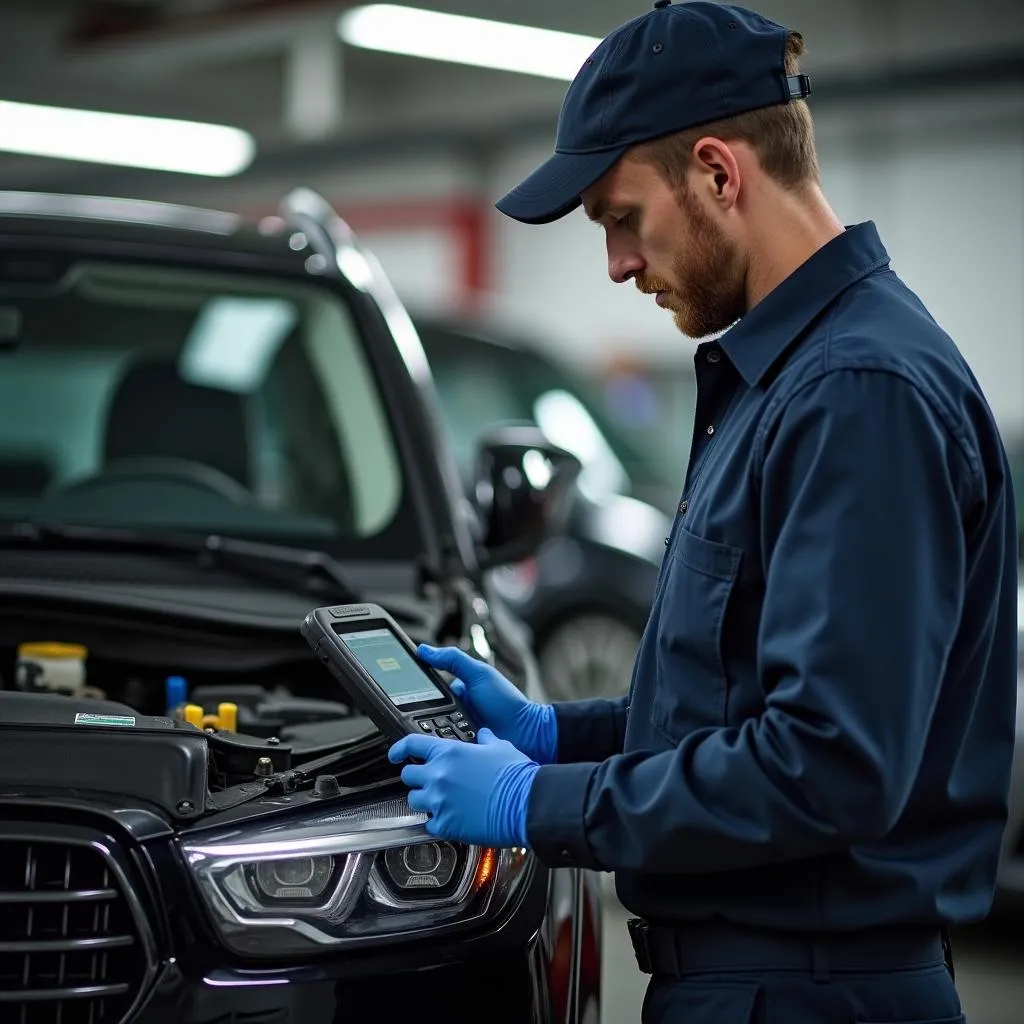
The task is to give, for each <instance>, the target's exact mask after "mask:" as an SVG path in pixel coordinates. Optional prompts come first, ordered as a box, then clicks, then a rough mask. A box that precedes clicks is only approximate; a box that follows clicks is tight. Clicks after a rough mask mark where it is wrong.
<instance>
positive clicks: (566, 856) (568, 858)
mask: <svg viewBox="0 0 1024 1024" xmlns="http://www.w3.org/2000/svg"><path fill="white" fill-rule="evenodd" d="M558 856H559V857H561V858H562V860H564V861H565V863H566V864H571V863H572V854H571V853H570V852H569V851H568V850H562V851H561V852H560V853H559V854H558Z"/></svg>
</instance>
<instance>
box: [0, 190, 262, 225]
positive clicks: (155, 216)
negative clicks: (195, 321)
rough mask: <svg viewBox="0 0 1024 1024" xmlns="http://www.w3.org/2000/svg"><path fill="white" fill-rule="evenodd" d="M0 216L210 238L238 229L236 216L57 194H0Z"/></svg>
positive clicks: (169, 205) (150, 202)
mask: <svg viewBox="0 0 1024 1024" xmlns="http://www.w3.org/2000/svg"><path fill="white" fill-rule="evenodd" d="M0 215H8V216H16V217H73V218H78V219H79V220H101V221H108V222H112V223H122V224H142V225H147V226H153V227H170V228H182V229H184V230H186V231H205V232H207V233H208V234H213V235H230V234H233V233H234V232H235V231H237V230H238V229H239V227H241V225H242V218H241V217H240V216H239V215H238V214H234V213H226V212H224V211H222V210H204V209H200V208H199V207H194V206H181V205H178V204H176V203H161V202H156V201H153V200H148V199H122V198H116V197H111V196H80V195H68V194H63V193H57V192H18V191H8V190H3V191H0Z"/></svg>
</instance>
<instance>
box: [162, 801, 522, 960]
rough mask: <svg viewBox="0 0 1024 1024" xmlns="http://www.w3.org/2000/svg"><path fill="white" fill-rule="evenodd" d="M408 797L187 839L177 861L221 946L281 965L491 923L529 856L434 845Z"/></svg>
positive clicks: (423, 817)
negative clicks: (299, 957) (288, 958)
mask: <svg viewBox="0 0 1024 1024" xmlns="http://www.w3.org/2000/svg"><path fill="white" fill-rule="evenodd" d="M426 820H427V815H426V814H423V813H421V812H418V811H413V810H411V809H410V807H409V805H408V803H407V802H406V800H405V798H404V797H401V798H395V799H391V800H384V801H380V802H376V803H371V804H359V805H356V806H353V807H349V808H344V809H341V810H336V811H333V812H331V813H321V814H318V815H316V816H307V817H305V818H300V819H297V820H296V819H292V820H290V821H288V822H281V821H280V820H278V821H275V822H273V823H266V822H264V823H260V824H256V825H253V826H251V827H245V826H243V827H242V828H233V829H231V830H225V831H222V832H217V833H216V834H210V835H208V836H206V837H203V838H198V837H195V836H193V837H186V839H185V840H184V841H183V842H182V853H183V855H184V859H185V862H186V864H187V865H188V866H189V869H190V870H191V872H192V874H193V876H194V877H195V879H196V882H197V884H198V887H199V891H200V892H201V894H202V897H203V900H204V902H205V903H206V905H207V907H208V909H209V911H210V914H211V917H212V919H213V923H214V925H215V926H216V928H217V931H218V933H219V934H220V936H221V938H222V939H223V941H224V943H225V945H226V946H228V947H229V948H231V949H232V950H234V951H235V952H237V953H239V954H242V955H244V956H251V957H282V956H295V955H306V954H309V953H311V952H317V951H320V952H324V951H328V950H333V949H337V948H338V947H343V946H348V945H352V944H356V943H358V944H361V945H363V944H370V943H377V942H393V941H396V940H401V939H409V938H415V937H422V934H423V933H424V932H425V931H429V932H430V934H431V935H432V936H433V935H435V934H437V933H439V932H445V931H449V930H452V929H456V928H462V927H465V926H467V925H471V924H473V923H478V922H480V921H482V920H484V919H486V918H488V917H492V916H496V915H498V914H500V913H501V911H502V910H503V909H504V908H505V907H507V906H508V904H509V902H510V901H511V899H512V898H513V896H514V894H515V891H516V889H517V887H518V884H519V882H520V881H521V879H522V878H523V877H524V876H525V874H526V871H527V868H528V865H529V858H528V855H527V851H526V850H524V849H512V850H492V849H487V848H480V847H475V846H465V845H462V844H457V843H448V842H443V841H441V840H439V839H435V838H433V837H432V836H431V835H430V834H429V833H428V832H427V831H426V829H425V827H424V823H425V822H426Z"/></svg>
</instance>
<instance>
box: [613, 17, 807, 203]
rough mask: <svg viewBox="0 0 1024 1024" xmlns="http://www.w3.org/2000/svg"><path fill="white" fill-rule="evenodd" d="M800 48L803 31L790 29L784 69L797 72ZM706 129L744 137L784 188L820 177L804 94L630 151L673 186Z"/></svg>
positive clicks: (734, 137)
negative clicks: (786, 101) (788, 100)
mask: <svg viewBox="0 0 1024 1024" xmlns="http://www.w3.org/2000/svg"><path fill="white" fill-rule="evenodd" d="M803 53H804V40H803V36H801V35H800V33H798V32H790V33H789V36H788V38H787V40H786V52H785V67H786V74H787V75H796V74H799V73H800V58H801V57H802V56H803ZM709 135H711V136H714V137H716V138H719V139H721V140H722V141H723V142H730V141H740V142H746V143H747V144H748V145H750V146H751V147H752V148H753V149H754V150H755V152H756V153H757V156H758V159H759V160H760V163H761V166H762V167H763V168H764V171H765V173H766V174H768V175H769V176H770V177H771V178H773V179H774V180H775V181H777V182H778V183H779V184H780V185H782V186H783V187H784V188H787V189H791V190H793V191H800V190H801V189H802V188H804V187H805V186H807V185H811V184H820V182H821V172H820V169H819V167H818V155H817V150H816V148H815V144H814V125H813V123H812V121H811V111H810V109H809V107H808V106H807V101H806V100H791V101H790V102H788V103H780V104H775V105H773V106H770V107H762V108H760V109H758V110H750V111H747V112H746V113H743V114H737V115H735V116H734V117H727V118H723V119H722V120H720V121H712V122H710V123H709V124H703V125H698V126H697V127H695V128H687V129H685V130H683V131H681V132H675V133H674V134H672V135H666V136H664V137H663V138H660V139H655V140H653V141H652V142H646V143H642V144H641V145H639V146H637V147H635V149H634V150H633V152H632V155H633V156H634V158H636V159H639V160H641V161H643V162H645V163H649V164H652V165H653V166H654V167H655V168H657V170H658V171H659V172H660V174H661V176H662V177H663V178H664V179H665V181H666V182H667V183H668V184H669V185H671V186H672V187H673V188H681V187H682V186H683V184H684V182H685V180H686V172H687V170H688V169H689V167H690V165H691V163H692V161H693V148H694V146H696V144H697V143H698V142H699V141H700V140H701V139H703V138H705V137H707V136H709Z"/></svg>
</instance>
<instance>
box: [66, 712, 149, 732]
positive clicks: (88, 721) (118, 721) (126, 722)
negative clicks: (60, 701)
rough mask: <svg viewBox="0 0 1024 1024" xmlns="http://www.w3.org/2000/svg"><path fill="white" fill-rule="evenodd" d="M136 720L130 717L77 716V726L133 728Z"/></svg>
mask: <svg viewBox="0 0 1024 1024" xmlns="http://www.w3.org/2000/svg"><path fill="white" fill-rule="evenodd" d="M134 724H135V719H134V718H132V717H129V716H128V715H83V714H81V713H79V714H77V715H75V725H117V726H121V727H122V728H124V727H131V726H133V725H134Z"/></svg>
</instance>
